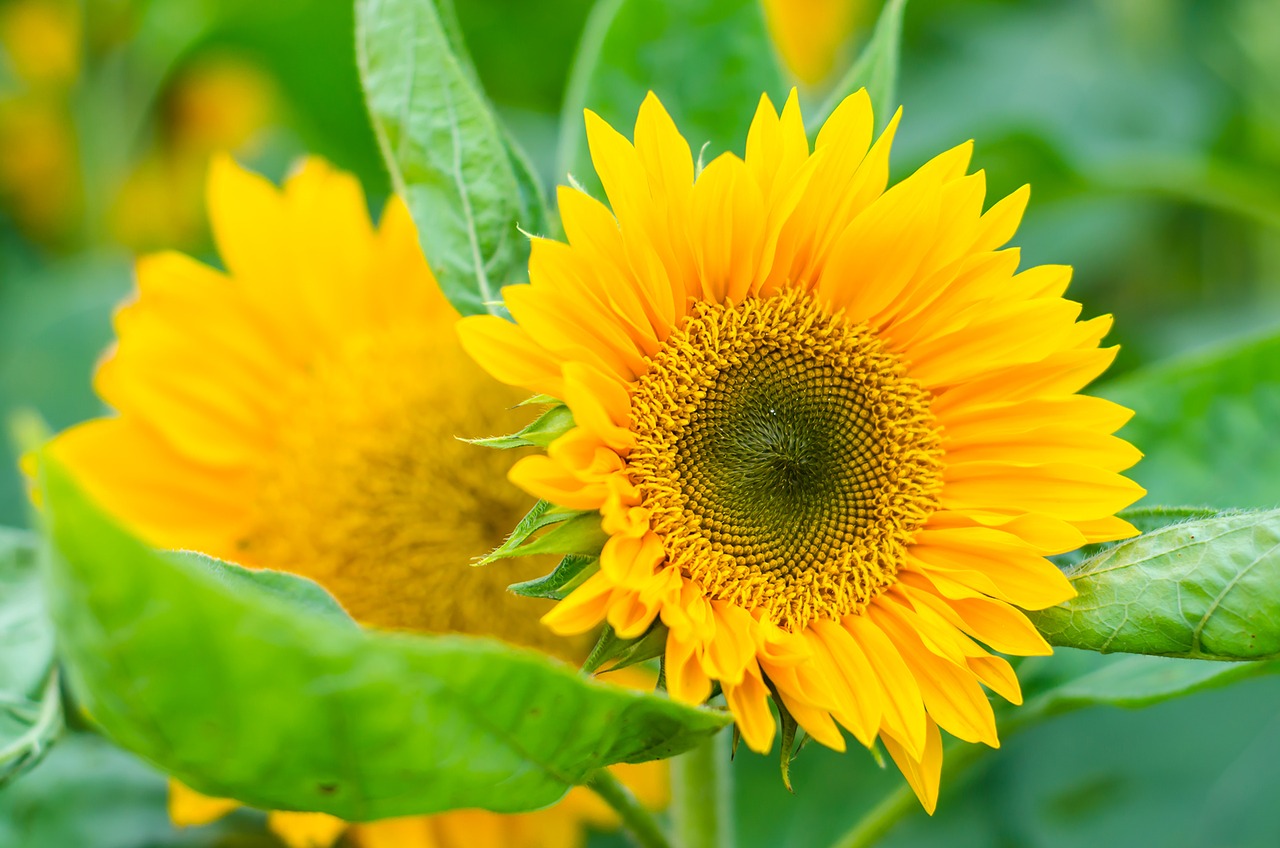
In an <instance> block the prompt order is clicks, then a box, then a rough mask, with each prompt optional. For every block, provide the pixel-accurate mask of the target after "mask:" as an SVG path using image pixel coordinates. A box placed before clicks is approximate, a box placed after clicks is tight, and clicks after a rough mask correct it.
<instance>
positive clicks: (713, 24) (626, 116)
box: [557, 0, 786, 196]
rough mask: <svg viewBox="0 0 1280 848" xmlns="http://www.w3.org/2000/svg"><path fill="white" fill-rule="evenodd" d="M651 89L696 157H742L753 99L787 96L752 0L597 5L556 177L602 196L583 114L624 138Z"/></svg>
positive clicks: (569, 101)
mask: <svg viewBox="0 0 1280 848" xmlns="http://www.w3.org/2000/svg"><path fill="white" fill-rule="evenodd" d="M649 91H653V92H654V93H656V94H657V95H658V97H659V98H660V99H661V100H662V103H663V105H664V106H666V108H667V111H669V112H670V113H671V116H672V117H673V118H674V119H675V121H676V125H677V126H679V127H680V131H681V132H682V133H683V134H684V137H685V138H687V139H688V140H689V144H690V145H691V146H692V147H693V150H694V153H695V154H697V152H698V151H699V150H701V149H702V147H703V145H704V144H706V145H708V146H707V149H706V156H705V158H706V159H707V160H709V159H710V158H711V157H712V156H715V155H717V154H719V153H722V152H724V151H725V150H736V151H737V152H739V153H741V152H742V148H743V145H744V144H745V142H746V138H747V128H748V127H749V126H750V124H751V117H752V115H753V114H754V113H755V107H756V102H757V101H758V100H759V99H760V95H761V94H764V93H768V94H769V96H770V97H772V98H774V102H775V103H776V104H777V105H779V106H781V98H783V97H785V95H786V86H785V84H784V83H783V81H782V71H781V70H780V69H779V66H778V61H777V57H776V55H775V53H774V50H773V45H772V43H771V42H770V40H769V34H768V30H767V29H766V28H765V22H764V15H763V13H762V11H761V7H760V4H759V3H758V2H757V0H599V2H598V3H597V4H596V6H595V8H594V9H593V10H592V12H591V17H590V18H589V19H588V20H587V26H586V29H585V31H584V32H583V36H582V42H581V44H580V45H579V47H578V55H577V58H576V59H575V60H574V65H573V69H572V71H571V72H570V77H569V90H568V92H567V93H566V95H565V105H564V111H563V113H562V116H561V125H560V152H559V157H558V162H557V164H558V170H559V175H560V176H561V177H562V178H563V176H564V175H565V174H566V173H568V174H572V175H573V177H574V179H576V180H577V181H578V182H579V183H580V184H581V185H583V186H585V187H586V188H587V190H588V191H590V192H592V193H593V194H596V195H597V196H601V190H600V182H599V180H598V179H597V178H596V175H595V169H594V168H593V167H592V166H591V159H590V154H589V152H588V150H587V137H586V129H585V127H584V125H583V122H582V110H583V109H584V108H585V109H591V110H592V111H594V112H596V113H598V114H599V115H600V117H602V118H604V119H605V120H606V121H608V122H609V123H610V124H611V125H613V126H614V127H615V128H616V129H617V130H618V131H619V132H621V133H623V134H624V135H628V136H629V135H631V127H632V126H633V125H634V124H635V120H636V112H637V110H638V109H639V108H640V102H641V101H642V100H644V97H645V94H646V93H647V92H649Z"/></svg>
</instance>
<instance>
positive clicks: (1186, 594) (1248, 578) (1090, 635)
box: [1033, 510, 1280, 660]
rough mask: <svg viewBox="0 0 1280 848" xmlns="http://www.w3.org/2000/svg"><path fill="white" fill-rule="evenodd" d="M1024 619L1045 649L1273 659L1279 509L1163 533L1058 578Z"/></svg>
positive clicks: (1278, 609) (1279, 587) (1279, 578)
mask: <svg viewBox="0 0 1280 848" xmlns="http://www.w3.org/2000/svg"><path fill="white" fill-rule="evenodd" d="M1067 577H1068V579H1070V580H1071V582H1072V584H1073V585H1074V586H1075V588H1076V591H1077V592H1079V595H1078V596H1077V597H1075V598H1073V599H1071V600H1070V601H1067V602H1066V603H1065V604H1062V605H1061V606H1058V607H1053V608H1051V609H1047V610H1044V611H1042V612H1038V613H1034V614H1033V621H1034V622H1035V624H1036V626H1037V627H1038V628H1039V629H1040V631H1041V632H1042V633H1043V634H1044V635H1045V638H1046V639H1048V640H1049V641H1050V642H1051V643H1052V644H1054V645H1060V646H1065V647H1071V648H1085V649H1088V650H1092V651H1100V652H1103V653H1110V652H1113V651H1121V652H1126V653H1134V654H1156V655H1160V656H1173V657H1189V658H1193V659H1210V660H1262V659H1273V658H1280V510H1268V511H1262V512H1257V511H1253V512H1239V513H1229V514H1223V515H1220V516H1218V517H1216V518H1209V519H1202V520H1197V521H1186V522H1182V523H1178V524H1171V525H1169V526H1166V527H1164V528H1162V529H1159V530H1155V531H1153V532H1150V533H1146V534H1144V535H1142V536H1139V537H1137V538H1135V539H1131V540H1129V541H1126V542H1122V543H1120V544H1118V545H1115V546H1113V547H1110V548H1107V549H1105V550H1103V551H1101V552H1100V553H1098V554H1095V555H1094V556H1091V557H1088V558H1086V559H1085V560H1083V561H1082V562H1080V563H1078V564H1076V565H1074V566H1072V567H1071V568H1070V569H1069V570H1068V572H1067Z"/></svg>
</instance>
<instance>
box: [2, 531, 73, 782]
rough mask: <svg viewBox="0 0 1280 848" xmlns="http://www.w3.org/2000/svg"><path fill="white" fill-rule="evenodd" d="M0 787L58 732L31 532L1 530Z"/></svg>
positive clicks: (49, 632) (48, 633) (49, 630)
mask: <svg viewBox="0 0 1280 848" xmlns="http://www.w3.org/2000/svg"><path fill="white" fill-rule="evenodd" d="M0 597H3V598H4V605H3V606H0V786H3V785H4V784H5V783H6V782H8V781H11V780H13V779H14V778H16V777H17V776H18V775H20V774H22V773H23V772H24V771H26V770H27V769H29V768H31V767H32V766H34V765H35V764H36V763H37V762H39V761H40V758H41V757H43V756H44V755H45V754H46V753H47V752H48V749H49V747H50V746H51V745H52V744H53V742H54V740H55V739H56V738H57V736H58V734H59V733H61V732H62V699H61V697H60V695H59V691H58V683H59V678H58V672H57V670H56V667H55V666H56V663H55V660H54V648H53V627H52V626H51V624H50V622H49V617H48V614H47V612H46V610H45V605H44V600H43V597H42V595H41V592H40V579H39V572H38V571H37V569H36V544H35V537H34V535H33V534H27V533H21V532H17V531H12V530H4V529H0Z"/></svg>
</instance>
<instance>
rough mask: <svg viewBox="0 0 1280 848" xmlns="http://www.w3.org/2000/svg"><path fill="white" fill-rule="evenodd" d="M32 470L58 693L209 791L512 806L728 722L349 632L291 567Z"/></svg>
mask: <svg viewBox="0 0 1280 848" xmlns="http://www.w3.org/2000/svg"><path fill="white" fill-rule="evenodd" d="M39 478H40V479H39V484H40V498H41V501H42V503H43V507H44V512H45V514H46V522H47V524H48V528H49V533H48V536H49V540H50V547H51V551H50V553H49V556H48V561H47V565H46V569H45V570H46V574H47V579H46V581H45V582H46V588H47V591H48V594H47V600H48V603H49V608H50V613H51V617H52V618H53V620H54V622H55V623H56V624H57V630H58V635H59V651H60V656H61V658H62V660H63V662H64V664H65V666H66V669H67V676H68V681H69V683H70V684H71V689H72V691H73V693H74V694H75V695H76V696H77V697H79V698H80V699H82V703H83V705H84V707H85V710H86V712H87V713H88V714H89V715H91V716H92V717H93V721H94V722H95V724H98V725H100V726H101V727H102V728H103V729H104V730H105V731H106V732H107V733H108V734H109V735H110V736H111V737H112V738H113V739H115V740H117V741H118V742H120V744H122V745H124V746H125V747H127V748H129V749H130V750H133V751H136V752H138V753H140V754H142V755H144V756H146V757H147V758H148V759H150V760H152V761H153V762H156V763H158V764H163V765H164V766H165V767H166V768H169V769H171V770H172V772H173V774H174V775H175V776H176V777H178V778H179V779H181V780H182V781H183V782H184V783H186V784H188V785H190V786H192V788H195V789H197V790H199V791H202V792H204V793H205V794H208V795H211V796H213V797H219V798H220V797H229V798H236V799H238V800H241V801H243V802H244V803H246V804H250V805H253V806H258V807H261V808H264V809H302V810H315V811H319V812H326V813H330V814H332V815H336V816H338V817H340V818H343V819H346V820H348V821H365V820H369V819H380V818H392V817H397V816H409V815H422V814H426V813H434V812H440V811H442V810H451V809H464V808H473V807H480V808H484V809H491V810H495V811H498V812H526V811H528V810H534V809H539V808H541V807H545V806H547V805H549V804H552V803H554V802H555V801H557V800H559V799H560V798H561V796H563V795H564V794H565V793H566V792H568V791H569V789H570V788H572V787H573V786H574V785H576V784H578V783H581V782H583V781H584V780H585V778H586V776H587V775H588V774H589V773H590V772H592V771H594V770H595V769H597V768H603V767H604V766H608V765H613V764H615V763H624V762H625V763H635V762H647V761H649V760H654V759H664V758H667V757H671V756H674V755H675V754H678V753H681V752H682V751H685V750H688V749H689V748H692V747H693V746H694V745H696V744H697V743H698V742H699V741H701V740H702V739H703V738H705V737H707V736H709V735H711V734H713V733H715V732H717V731H719V730H721V729H722V728H723V727H724V726H725V725H726V724H727V723H728V722H729V718H728V716H727V714H726V713H724V712H723V711H719V710H712V709H702V708H697V707H690V706H686V705H684V704H680V703H677V702H675V701H673V700H670V699H668V698H666V697H665V696H662V695H655V694H651V693H642V692H636V691H633V690H629V689H623V688H620V687H617V686H613V685H610V684H606V683H600V682H596V681H592V680H588V679H587V678H585V677H583V676H581V675H579V674H577V673H576V672H575V671H574V670H572V669H570V668H569V667H568V666H566V665H565V664H564V663H562V662H560V661H558V660H554V659H552V658H550V657H547V656H545V655H543V654H540V653H538V652H536V651H531V650H525V649H518V648H515V647H512V646H510V645H507V644H504V643H502V642H499V641H497V640H493V639H480V638H472V637H466V636H457V635H432V636H421V635H415V634H395V633H382V632H376V631H371V630H366V629H363V628H360V627H357V626H356V625H355V622H353V621H352V620H351V619H349V618H347V617H346V615H345V614H344V613H343V612H342V610H341V608H340V607H339V606H338V605H337V604H336V603H335V602H332V601H330V600H328V599H327V598H326V596H325V593H324V591H323V590H322V589H320V588H319V587H318V586H316V585H315V584H313V583H311V582H310V581H308V580H306V579H305V578H301V577H295V576H292V575H286V574H283V573H278V572H270V571H253V572H250V571H245V570H242V569H239V568H238V567H236V566H229V565H222V564H220V563H217V562H216V561H214V560H209V559H208V558H205V557H199V558H192V557H190V556H186V557H180V558H174V557H166V556H165V555H163V554H161V553H157V552H155V551H152V550H150V549H148V548H147V547H146V546H145V545H144V544H143V543H142V542H140V541H138V540H137V539H135V538H133V537H132V536H130V535H129V534H128V532H127V531H125V530H124V529H123V528H121V527H119V526H118V525H116V524H115V523H114V522H113V521H112V520H111V519H110V518H109V517H108V516H107V515H106V514H105V513H104V512H103V511H102V510H101V508H99V507H98V506H97V505H96V504H93V503H92V502H91V501H90V500H89V498H88V497H87V496H86V495H84V494H83V493H82V492H80V491H79V490H78V489H77V488H76V485H75V482H74V480H72V478H71V477H70V476H69V474H68V472H67V471H65V470H64V469H63V468H61V467H60V466H59V465H57V464H56V463H55V462H54V461H53V460H52V459H51V458H49V457H44V458H42V459H41V461H40V469H39ZM211 566H212V567H211ZM140 610H141V611H142V612H139V611H140ZM190 621H199V622H201V623H202V624H203V627H201V628H191V627H189V626H185V624H186V622H190ZM318 681H320V682H322V683H318ZM282 751H287V752H289V754H288V756H287V757H282V756H281V752H282ZM442 752H447V753H445V754H444V755H442ZM353 758H358V762H359V767H358V768H352V766H351V763H352V761H353ZM460 762H465V763H467V764H468V765H469V768H459V767H458V764H459V763H460ZM265 774H270V775H271V779H270V780H263V779H262V776H263V775H265ZM495 787H500V791H495Z"/></svg>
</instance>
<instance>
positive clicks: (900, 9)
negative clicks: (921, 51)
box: [809, 0, 907, 129]
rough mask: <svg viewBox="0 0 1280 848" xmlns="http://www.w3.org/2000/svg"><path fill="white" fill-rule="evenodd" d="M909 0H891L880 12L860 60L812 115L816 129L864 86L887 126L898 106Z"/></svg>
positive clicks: (811, 123)
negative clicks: (903, 37) (900, 52)
mask: <svg viewBox="0 0 1280 848" xmlns="http://www.w3.org/2000/svg"><path fill="white" fill-rule="evenodd" d="M906 8H907V0H889V2H888V3H885V4H884V8H883V9H882V10H881V11H880V19H879V20H877V21H876V28H875V31H874V32H872V34H871V40H870V41H868V42H867V45H866V46H865V47H863V48H862V52H861V53H860V54H859V55H858V59H857V61H855V62H854V63H853V65H852V66H851V67H850V68H849V70H848V72H846V73H845V75H844V76H843V77H841V78H840V82H838V83H836V85H835V88H833V89H832V90H831V94H830V95H829V96H828V97H827V100H826V102H825V103H823V104H822V108H821V109H819V110H818V112H817V114H816V115H814V116H813V117H811V118H810V120H809V127H810V129H817V128H819V127H821V126H822V124H823V122H824V121H826V119H827V116H828V115H830V114H831V113H832V112H834V111H835V108H836V107H837V106H839V105H840V101H841V100H844V99H845V98H846V97H848V96H849V95H850V94H853V93H854V92H855V91H857V90H858V89H860V88H865V89H866V90H867V94H868V95H869V96H870V97H871V106H872V108H873V109H874V110H875V115H876V123H877V124H878V125H879V126H880V127H884V126H885V125H886V124H887V123H889V118H890V117H892V115H893V113H894V112H895V111H896V110H897V108H898V103H897V95H898V62H899V58H898V54H899V50H900V48H901V46H902V16H903V13H904V12H905V11H906Z"/></svg>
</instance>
